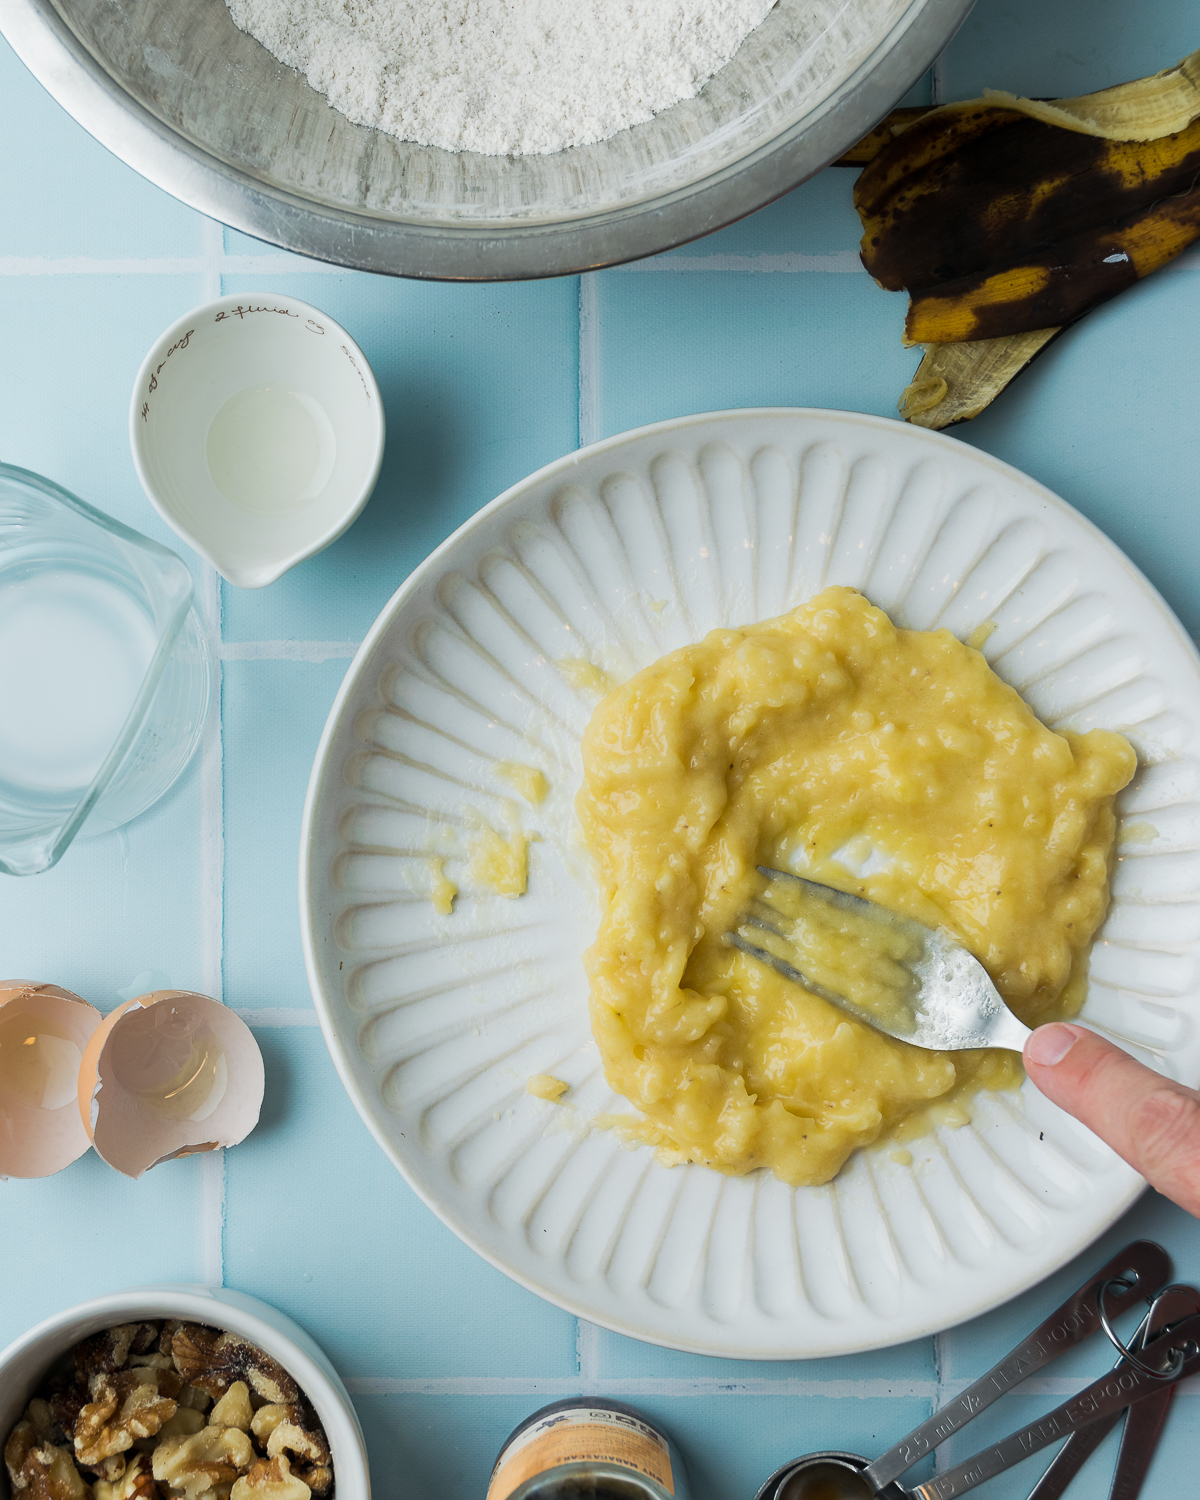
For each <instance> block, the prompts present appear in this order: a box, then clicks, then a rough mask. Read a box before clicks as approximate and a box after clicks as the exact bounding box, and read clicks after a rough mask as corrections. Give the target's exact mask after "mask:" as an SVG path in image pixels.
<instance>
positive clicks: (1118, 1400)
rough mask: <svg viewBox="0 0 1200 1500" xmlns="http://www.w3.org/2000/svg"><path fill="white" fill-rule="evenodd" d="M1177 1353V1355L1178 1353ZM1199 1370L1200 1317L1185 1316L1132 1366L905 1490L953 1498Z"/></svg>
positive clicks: (925, 1497)
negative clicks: (946, 1469)
mask: <svg viewBox="0 0 1200 1500" xmlns="http://www.w3.org/2000/svg"><path fill="white" fill-rule="evenodd" d="M1180 1355H1182V1356H1183V1357H1182V1359H1180V1358H1179V1356H1180ZM1198 1370H1200V1315H1198V1316H1195V1317H1191V1318H1185V1319H1184V1320H1183V1322H1182V1323H1179V1324H1177V1325H1176V1327H1175V1328H1173V1329H1172V1330H1171V1331H1170V1332H1169V1333H1164V1334H1161V1335H1160V1336H1159V1337H1158V1338H1156V1339H1154V1340H1152V1341H1151V1342H1150V1343H1148V1344H1147V1345H1146V1347H1145V1349H1143V1350H1142V1352H1141V1354H1140V1356H1139V1363H1138V1366H1137V1367H1136V1368H1135V1367H1134V1366H1133V1365H1130V1364H1128V1363H1126V1362H1124V1361H1122V1363H1121V1364H1120V1365H1118V1366H1117V1368H1116V1369H1115V1370H1112V1371H1110V1372H1109V1373H1108V1374H1107V1375H1102V1376H1101V1377H1100V1379H1099V1380H1095V1381H1093V1382H1092V1384H1091V1385H1089V1386H1088V1387H1087V1388H1086V1389H1085V1390H1082V1391H1080V1393H1079V1395H1078V1396H1073V1397H1072V1398H1071V1400H1070V1401H1064V1402H1063V1404H1062V1405H1061V1406H1056V1407H1055V1409H1054V1410H1053V1411H1052V1412H1047V1414H1046V1415H1045V1416H1044V1417H1041V1418H1040V1419H1039V1420H1038V1421H1036V1422H1032V1423H1030V1424H1029V1426H1027V1427H1022V1428H1020V1429H1019V1430H1018V1431H1017V1432H1012V1433H1010V1434H1009V1435H1008V1437H1006V1438H1001V1440H1000V1441H999V1442H998V1443H993V1444H992V1445H991V1446H990V1447H989V1448H986V1449H984V1450H982V1451H981V1452H979V1453H976V1454H974V1455H973V1456H972V1457H971V1458H969V1459H967V1461H966V1462H965V1463H961V1464H958V1465H957V1466H956V1467H955V1468H953V1469H949V1470H948V1471H947V1472H946V1473H944V1474H938V1475H937V1476H936V1477H935V1478H933V1479H930V1480H928V1481H927V1482H926V1483H925V1484H919V1485H917V1486H916V1488H915V1489H913V1490H910V1491H909V1494H911V1495H912V1497H913V1500H952V1497H954V1496H957V1495H962V1494H964V1493H965V1492H966V1491H967V1490H973V1489H974V1488H975V1486H976V1485H977V1484H982V1483H983V1482H984V1480H986V1479H992V1478H994V1477H995V1475H997V1474H1002V1473H1003V1472H1004V1470H1005V1469H1010V1468H1012V1466H1013V1465H1014V1464H1018V1463H1020V1462H1021V1461H1022V1460H1023V1459H1026V1458H1028V1457H1029V1456H1030V1454H1031V1453H1038V1452H1040V1451H1041V1449H1043V1448H1046V1447H1049V1445H1050V1444H1051V1443H1057V1442H1058V1441H1059V1440H1060V1439H1061V1438H1064V1437H1067V1436H1068V1435H1070V1434H1071V1433H1073V1432H1075V1431H1076V1430H1077V1429H1079V1428H1083V1427H1087V1426H1089V1425H1090V1424H1091V1423H1092V1422H1095V1421H1097V1420H1102V1419H1103V1418H1105V1417H1108V1416H1111V1415H1112V1414H1113V1413H1116V1412H1120V1411H1123V1410H1124V1409H1125V1407H1127V1406H1131V1405H1132V1404H1133V1403H1134V1402H1135V1401H1137V1400H1138V1399H1139V1398H1140V1397H1142V1396H1145V1395H1148V1394H1149V1393H1150V1392H1151V1391H1153V1390H1155V1389H1159V1390H1161V1389H1162V1387H1161V1386H1159V1385H1157V1382H1158V1381H1162V1382H1164V1383H1166V1382H1168V1381H1170V1382H1174V1381H1177V1380H1182V1379H1183V1378H1184V1377H1185V1376H1188V1375H1194V1374H1195V1373H1196V1372H1197V1371H1198Z"/></svg>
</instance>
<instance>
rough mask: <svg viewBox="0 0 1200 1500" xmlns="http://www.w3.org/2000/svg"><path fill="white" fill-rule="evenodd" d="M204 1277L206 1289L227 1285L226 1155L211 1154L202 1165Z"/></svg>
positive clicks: (202, 1255)
mask: <svg viewBox="0 0 1200 1500" xmlns="http://www.w3.org/2000/svg"><path fill="white" fill-rule="evenodd" d="M200 1183H201V1188H200V1197H201V1210H200V1224H201V1234H200V1243H201V1260H202V1265H201V1273H200V1274H201V1276H202V1277H203V1279H204V1285H205V1286H224V1284H225V1153H224V1151H210V1152H208V1154H207V1155H206V1156H205V1157H204V1159H203V1161H202V1162H201V1166H200Z"/></svg>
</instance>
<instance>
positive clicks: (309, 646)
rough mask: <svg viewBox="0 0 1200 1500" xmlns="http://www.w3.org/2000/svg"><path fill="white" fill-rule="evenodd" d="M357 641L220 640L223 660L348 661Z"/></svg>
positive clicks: (354, 651) (354, 652)
mask: <svg viewBox="0 0 1200 1500" xmlns="http://www.w3.org/2000/svg"><path fill="white" fill-rule="evenodd" d="M359 644H360V643H359V642H358V641H222V642H221V660H222V661H313V662H322V661H349V660H350V658H351V657H352V656H354V655H355V654H356V652H357V651H358V648H359Z"/></svg>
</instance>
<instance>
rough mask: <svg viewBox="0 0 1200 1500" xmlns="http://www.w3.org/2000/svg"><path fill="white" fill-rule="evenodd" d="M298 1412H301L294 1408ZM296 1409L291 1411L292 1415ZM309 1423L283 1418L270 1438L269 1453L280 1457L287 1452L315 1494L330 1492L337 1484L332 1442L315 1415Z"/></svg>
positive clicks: (297, 1472) (292, 1466)
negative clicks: (303, 1424) (332, 1458)
mask: <svg viewBox="0 0 1200 1500" xmlns="http://www.w3.org/2000/svg"><path fill="white" fill-rule="evenodd" d="M293 1410H294V1412H295V1415H299V1412H298V1411H296V1410H295V1409H293ZM292 1415H293V1412H289V1419H290V1418H291V1417H292ZM311 1426H312V1427H315V1429H316V1430H315V1431H312V1430H310V1428H309V1425H308V1424H306V1425H305V1426H303V1427H302V1426H301V1425H300V1423H299V1422H297V1421H294V1420H288V1421H286V1422H280V1423H279V1424H278V1425H277V1426H276V1427H275V1429H274V1431H273V1432H272V1433H271V1436H270V1437H269V1438H268V1439H267V1457H268V1458H280V1457H283V1456H285V1455H286V1457H287V1458H288V1459H289V1460H290V1463H291V1471H292V1473H293V1474H294V1475H295V1476H296V1478H297V1479H299V1480H301V1481H303V1483H304V1484H306V1485H307V1486H308V1488H309V1489H310V1490H312V1491H313V1493H314V1494H317V1495H326V1494H328V1493H329V1490H330V1488H331V1487H332V1485H333V1467H332V1463H331V1460H330V1457H329V1444H328V1443H327V1442H326V1440H325V1434H324V1432H322V1431H321V1427H320V1424H319V1423H318V1422H316V1420H315V1419H312V1421H311Z"/></svg>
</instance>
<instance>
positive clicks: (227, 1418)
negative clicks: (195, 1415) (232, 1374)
mask: <svg viewBox="0 0 1200 1500" xmlns="http://www.w3.org/2000/svg"><path fill="white" fill-rule="evenodd" d="M253 1416H254V1410H253V1408H252V1407H251V1405H250V1390H249V1387H248V1386H247V1385H246V1382H245V1381H244V1380H235V1381H234V1382H233V1384H232V1385H231V1386H230V1387H229V1389H228V1390H227V1391H226V1392H225V1394H224V1395H223V1396H222V1397H221V1399H220V1400H219V1401H218V1402H217V1404H216V1405H215V1406H214V1407H213V1409H212V1411H210V1412H209V1414H208V1420H209V1422H210V1423H211V1424H212V1425H213V1426H214V1427H236V1428H237V1429H238V1430H239V1431H240V1432H249V1431H250V1422H251V1418H252V1417H253Z"/></svg>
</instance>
